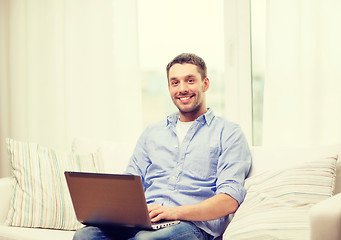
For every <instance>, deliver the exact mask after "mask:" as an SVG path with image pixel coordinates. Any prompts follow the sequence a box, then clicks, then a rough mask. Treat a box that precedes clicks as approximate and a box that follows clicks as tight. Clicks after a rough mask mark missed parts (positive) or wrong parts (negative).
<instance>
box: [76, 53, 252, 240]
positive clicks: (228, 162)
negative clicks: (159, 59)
mask: <svg viewBox="0 0 341 240" xmlns="http://www.w3.org/2000/svg"><path fill="white" fill-rule="evenodd" d="M167 78H168V89H169V92H170V95H171V98H172V100H173V102H174V104H175V105H176V107H177V108H178V109H179V112H177V113H175V114H172V115H170V116H168V118H167V120H166V121H162V122H160V123H157V124H154V125H150V126H149V127H147V128H146V130H145V131H144V132H143V133H142V135H141V137H140V139H139V141H138V143H137V145H136V148H135V151H134V154H133V156H132V158H131V160H130V163H129V165H128V167H127V173H129V174H136V175H140V176H141V178H142V182H143V185H144V188H145V196H146V200H147V203H148V209H149V215H150V218H151V220H152V221H153V222H157V221H160V220H180V224H177V225H173V226H169V227H166V228H164V229H160V230H157V231H139V230H137V229H135V230H127V229H120V230H118V229H99V228H95V227H87V228H84V229H82V230H80V231H78V232H77V233H76V234H75V239H107V238H109V239H139V240H141V239H146V240H147V239H148V240H151V239H177V240H191V239H214V238H217V237H219V236H220V235H221V234H222V233H223V232H224V230H225V228H226V225H227V218H228V215H229V214H231V213H234V212H235V211H236V210H237V208H238V206H239V205H240V204H241V203H242V201H243V200H244V197H245V194H246V191H245V189H244V187H243V184H244V179H245V177H246V176H247V174H248V172H249V169H250V165H251V156H250V152H249V148H248V144H247V141H246V139H245V137H244V135H243V133H242V131H241V129H240V127H239V126H238V125H237V124H234V123H231V122H229V121H227V120H225V119H223V118H221V117H218V116H215V115H214V113H213V111H212V110H211V109H209V108H207V106H206V96H205V93H206V91H207V90H208V89H209V86H210V81H209V79H208V78H207V69H206V64H205V62H204V61H203V60H202V59H201V58H200V57H198V56H196V55H194V54H180V55H179V56H177V57H175V58H174V59H173V60H172V61H171V62H170V63H169V64H168V65H167ZM118 232H119V233H120V238H119V237H118ZM83 236H87V237H88V238H82V237H83ZM100 237H101V238H100Z"/></svg>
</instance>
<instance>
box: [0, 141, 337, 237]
mask: <svg viewBox="0 0 341 240" xmlns="http://www.w3.org/2000/svg"><path fill="white" fill-rule="evenodd" d="M98 147H101V150H102V152H103V155H102V156H103V163H102V164H103V166H104V169H105V172H122V170H123V169H124V166H125V164H126V162H127V161H122V159H128V158H129V157H128V156H129V155H130V152H131V150H132V146H127V145H120V144H117V143H115V144H114V143H108V142H106V143H99V144H97V143H96V142H93V141H89V140H84V139H83V140H79V139H78V140H76V141H74V143H73V146H72V149H73V151H75V152H89V151H90V152H91V151H95V150H97V149H98ZM251 151H252V156H253V165H252V170H251V173H250V175H249V178H250V177H252V176H257V174H260V173H262V172H263V171H265V172H267V171H268V172H270V171H273V170H274V169H275V170H279V169H286V168H289V167H290V166H294V165H296V164H299V162H307V158H314V156H316V158H317V157H323V156H325V154H326V153H327V152H328V154H329V153H331V152H338V153H340V152H341V146H332V147H324V148H318V149H316V148H313V149H312V148H304V149H301V148H300V149H298V148H297V149H294V148H264V147H252V148H251ZM320 155H321V156H320ZM113 159H118V160H119V161H118V160H117V161H116V162H115V161H113ZM308 160H309V159H308ZM13 179H14V178H13V177H8V178H2V179H0V196H1V198H0V240H2V239H7V240H8V239H20V240H23V239H24V240H25V239H27V240H28V239H30V240H39V239H50V240H53V239H56V240H57V239H58V240H62V239H65V240H67V239H72V237H73V234H74V231H65V230H51V229H40V228H23V227H9V226H6V225H5V224H4V222H5V219H6V217H7V213H8V210H9V206H10V201H11V197H12V193H13V189H12V183H13ZM340 192H341V163H340V158H339V159H338V162H337V171H336V186H335V195H334V196H333V197H330V198H328V199H326V200H324V201H322V202H320V203H318V204H315V205H314V206H312V207H311V208H310V210H309V213H307V214H308V215H309V216H307V218H308V217H309V219H310V225H311V228H310V230H309V229H308V230H307V231H308V232H309V233H308V235H307V236H309V237H308V238H307V239H309V238H310V239H312V240H322V239H323V240H340V239H341V225H340V224H341V193H340ZM237 214H238V211H237V213H236V216H237ZM227 229H229V226H228V228H227ZM225 237H226V239H232V238H228V236H227V235H226V236H225V235H224V236H223V238H224V239H225ZM238 239H239V238H238ZM240 239H243V238H240ZM258 239H274V238H272V237H271V238H270V237H269V238H258ZM281 239H285V238H281ZM297 239H299V238H297ZM300 240H304V239H300Z"/></svg>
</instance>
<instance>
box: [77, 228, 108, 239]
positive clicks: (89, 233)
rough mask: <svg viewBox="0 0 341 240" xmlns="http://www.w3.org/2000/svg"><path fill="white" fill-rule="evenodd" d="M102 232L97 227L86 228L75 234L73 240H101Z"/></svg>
mask: <svg viewBox="0 0 341 240" xmlns="http://www.w3.org/2000/svg"><path fill="white" fill-rule="evenodd" d="M99 235H100V230H99V229H98V228H97V227H84V228H81V229H79V230H77V231H76V232H75V234H74V235H73V240H92V239H102V238H100V236H99Z"/></svg>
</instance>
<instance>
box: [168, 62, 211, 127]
mask: <svg viewBox="0 0 341 240" xmlns="http://www.w3.org/2000/svg"><path fill="white" fill-rule="evenodd" d="M208 87H209V80H208V78H205V79H204V80H202V78H201V74H200V73H199V72H198V67H197V66H196V65H193V64H189V63H184V64H179V63H177V64H174V65H173V66H172V67H171V68H170V69H169V77H168V89H169V92H170V95H171V97H172V100H173V102H174V104H175V105H176V107H177V108H178V109H179V111H180V120H181V121H184V122H185V121H194V120H195V119H196V118H197V117H199V116H201V115H202V114H204V113H205V112H206V111H207V108H206V99H205V92H206V91H207V89H208Z"/></svg>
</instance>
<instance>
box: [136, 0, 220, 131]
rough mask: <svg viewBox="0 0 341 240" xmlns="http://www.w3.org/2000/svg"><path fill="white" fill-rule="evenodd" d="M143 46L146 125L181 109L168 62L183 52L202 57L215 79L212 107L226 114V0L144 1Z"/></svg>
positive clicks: (140, 5) (209, 97) (141, 7)
mask: <svg viewBox="0 0 341 240" xmlns="http://www.w3.org/2000/svg"><path fill="white" fill-rule="evenodd" d="M138 24H139V49H140V52H139V54H140V56H139V57H140V64H141V71H142V73H141V76H142V88H143V89H142V91H143V92H142V101H143V125H144V126H146V125H148V124H150V123H153V122H155V121H159V120H163V119H165V117H166V115H168V114H170V113H172V112H174V111H176V108H175V107H174V106H173V103H172V101H171V99H170V97H169V94H168V89H167V77H166V70H165V69H166V65H167V64H168V62H169V61H170V60H172V59H173V58H174V57H175V56H176V55H178V54H180V53H183V52H190V53H195V54H197V55H199V56H200V57H202V58H203V59H204V60H205V62H206V64H207V68H208V77H209V79H210V80H211V86H210V90H209V91H208V93H207V102H208V106H210V107H212V108H213V109H214V111H215V113H216V114H218V115H223V111H224V101H223V89H224V86H223V72H224V16H223V1H222V0H211V1H207V0H187V1H182V0H164V1H159V0H139V1H138Z"/></svg>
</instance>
